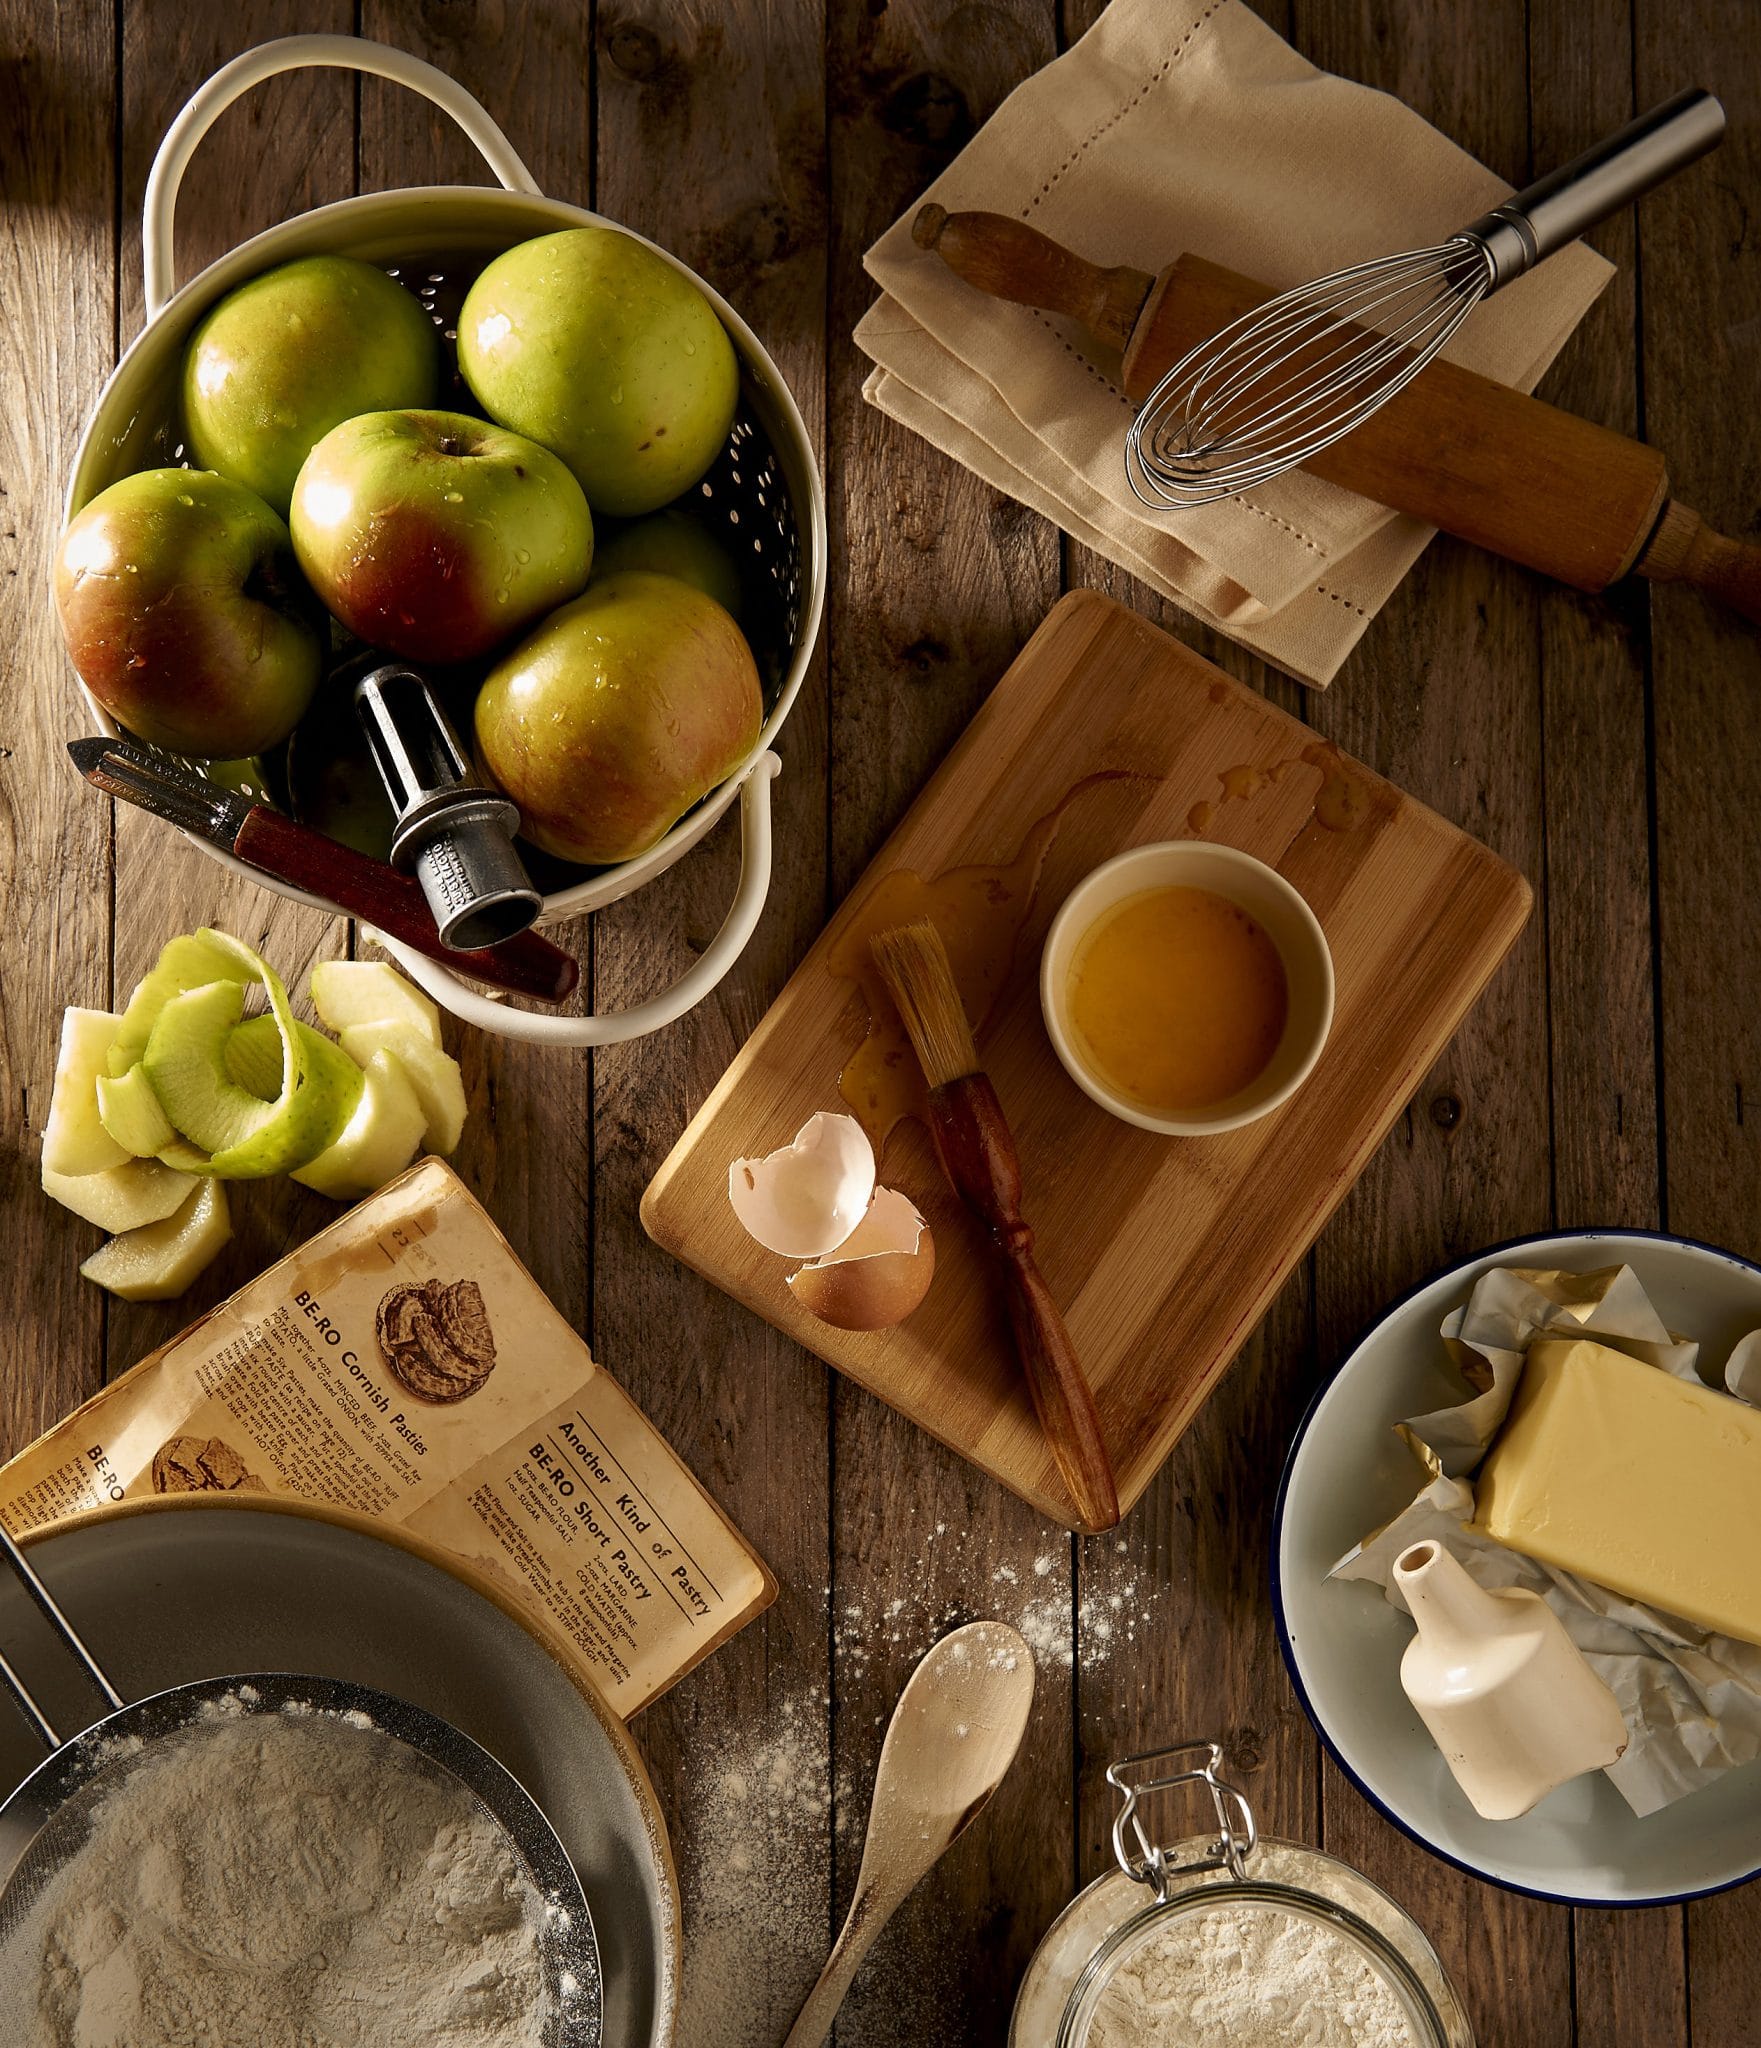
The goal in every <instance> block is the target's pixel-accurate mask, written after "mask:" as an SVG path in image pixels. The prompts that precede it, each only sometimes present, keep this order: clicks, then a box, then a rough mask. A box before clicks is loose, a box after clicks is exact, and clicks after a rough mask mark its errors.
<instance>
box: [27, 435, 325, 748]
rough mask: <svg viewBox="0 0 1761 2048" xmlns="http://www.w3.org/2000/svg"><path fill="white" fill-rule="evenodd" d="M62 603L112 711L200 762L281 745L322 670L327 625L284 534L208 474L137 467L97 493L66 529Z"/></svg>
mask: <svg viewBox="0 0 1761 2048" xmlns="http://www.w3.org/2000/svg"><path fill="white" fill-rule="evenodd" d="M55 605H56V610H57V611H58V613H59V614H60V618H61V631H62V637H63V638H64V639H65V641H66V643H67V651H68V653H69V655H70V656H71V657H72V660H73V665H74V667H75V668H76V669H78V671H79V673H80V678H81V680H82V681H83V682H84V683H85V685H86V687H87V688H88V689H89V690H90V691H91V693H92V695H93V696H94V697H95V698H97V700H98V702H99V703H100V704H102V705H103V707H104V709H105V710H106V711H108V712H109V713H110V715H111V717H112V718H114V719H115V720H116V721H117V722H118V724H120V725H124V726H126V727H127V728H128V729H129V731H130V732H132V733H135V734H136V735H138V736H139V737H140V738H141V739H144V740H149V741H151V742H152V743H153V744H154V745H156V746H162V747H171V748H174V749H175V750H176V751H177V752H179V753H184V754H191V755H194V756H196V757H197V758H200V759H207V760H229V759H233V758H236V757H238V756H241V755H245V754H257V753H262V752H263V751H264V750H265V749H266V748H269V747H272V746H275V745H276V744H278V743H279V742H280V741H281V740H284V739H285V738H286V737H287V736H288V734H289V733H290V732H292V730H293V729H294V727H295V726H296V725H297V724H298V723H299V721H300V719H301V717H302V716H303V715H304V714H305V711H306V708H307V706H308V705H309V704H310V703H311V701H312V696H313V693H314V691H316V689H317V687H318V683H319V679H320V677H321V675H322V673H323V663H324V651H325V636H324V631H323V621H322V619H321V616H320V614H319V611H318V608H317V606H316V604H315V603H314V602H313V600H312V597H311V593H310V592H309V591H308V590H307V589H306V588H305V585H304V583H303V581H302V579H301V577H300V574H299V571H298V569H297V567H296V566H295V562H294V555H293V549H292V547H291V545H290V542H289V539H288V531H287V528H286V527H285V526H284V525H283V524H282V522H281V520H280V519H279V518H278V517H277V515H276V514H275V513H274V512H273V511H271V510H270V508H269V507H268V506H267V505H266V504H264V503H263V501H262V499H260V498H258V497H257V496H256V495H255V494H254V493H253V492H251V491H248V490H247V489H246V488H245V487H244V485H243V484H239V483H234V482H232V481H231V480H230V479H229V478H226V477H221V476H216V475H215V474H214V473H213V472H212V471H207V470H189V469H149V470H141V471H139V472H137V473H136V474H135V475H133V476H128V477H124V478H123V479H122V480H121V481H120V482H119V483H115V484H112V485H111V486H110V488H109V489H108V490H106V491H103V492H100V494H99V495H98V496H97V497H96V498H94V499H93V500H92V502H91V503H90V504H89V505H88V506H86V507H85V509H84V510H83V511H82V512H80V513H79V514H77V515H76V517H75V518H74V519H73V520H72V521H71V522H70V523H69V525H68V528H67V531H66V532H65V533H64V534H63V535H62V537H61V543H60V546H59V547H58V548H57V550H56V556H55Z"/></svg>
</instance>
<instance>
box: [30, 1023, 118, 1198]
mask: <svg viewBox="0 0 1761 2048" xmlns="http://www.w3.org/2000/svg"><path fill="white" fill-rule="evenodd" d="M121 1021H122V1020H121V1019H120V1018H118V1017H113V1016H112V1015H111V1014H110V1012H109V1011H108V1010H69V1011H68V1012H67V1013H66V1015H65V1016H64V1017H63V1018H62V1020H61V1052H60V1055H59V1057H58V1058H57V1059H56V1062H55V1086H54V1089H53V1091H52V1092H51V1094H50V1096H49V1121H48V1122H47V1123H46V1124H45V1125H44V1126H43V1167H44V1170H45V1171H46V1172H48V1173H62V1174H81V1173H102V1172H104V1171H105V1170H106V1168H108V1167H112V1166H120V1165H122V1163H123V1162H124V1160H126V1159H127V1158H128V1156H129V1155H128V1153H127V1152H126V1151H124V1149H123V1148H122V1146H120V1145H119V1144H118V1143H117V1142H116V1140H115V1139H114V1138H113V1137H112V1136H111V1135H110V1133H109V1132H108V1131H107V1130H105V1128H104V1126H103V1124H102V1123H100V1122H99V1120H98V1076H99V1075H100V1074H101V1073H102V1072H103V1071H104V1068H105V1062H106V1061H107V1060H108V1059H109V1057H110V1048H111V1046H112V1045H113V1044H114V1043H115V1040H116V1034H117V1031H118V1029H119V1028H120V1026H121Z"/></svg>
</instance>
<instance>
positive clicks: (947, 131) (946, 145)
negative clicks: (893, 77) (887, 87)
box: [880, 71, 978, 151]
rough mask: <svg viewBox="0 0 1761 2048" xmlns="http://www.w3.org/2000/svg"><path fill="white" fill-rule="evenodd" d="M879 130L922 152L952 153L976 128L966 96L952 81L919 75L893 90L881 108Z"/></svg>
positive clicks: (928, 73) (930, 73)
mask: <svg viewBox="0 0 1761 2048" xmlns="http://www.w3.org/2000/svg"><path fill="white" fill-rule="evenodd" d="M880 121H881V126H882V127H883V128H886V129H888V130H890V131H891V133H893V134H894V135H898V136H902V137H903V138H904V140H905V141H907V142H915V143H917V144H919V145H920V146H922V147H923V148H925V149H937V150H948V151H952V150H955V149H958V148H960V147H961V146H962V145H963V144H964V143H965V142H967V141H968V140H969V139H970V137H971V136H972V134H973V133H974V131H975V130H976V128H977V125H978V124H977V123H976V122H975V121H974V120H973V118H972V109H971V108H970V107H969V106H968V105H967V104H966V95H965V94H964V93H963V92H962V91H961V90H960V88H959V87H958V86H957V85H955V84H954V83H953V81H952V80H951V79H947V78H943V77H942V76H941V75H940V74H939V73H937V72H934V71H919V72H916V73H914V74H913V75H912V76H911V77H910V78H907V79H905V80H904V81H903V82H902V83H901V84H899V85H896V86H894V88H893V90H892V91H891V92H890V93H888V94H887V96H886V98H885V99H884V100H882V101H881V104H880Z"/></svg>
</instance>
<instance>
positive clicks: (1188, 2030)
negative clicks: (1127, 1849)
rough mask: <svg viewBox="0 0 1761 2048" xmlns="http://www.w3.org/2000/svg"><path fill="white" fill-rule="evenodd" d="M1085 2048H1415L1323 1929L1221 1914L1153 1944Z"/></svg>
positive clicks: (1122, 1979) (1400, 2011) (1109, 1996)
mask: <svg viewBox="0 0 1761 2048" xmlns="http://www.w3.org/2000/svg"><path fill="white" fill-rule="evenodd" d="M1083 2048H1418V2043H1417V2040H1416V2038H1415V2036H1414V2033H1413V2029H1412V2022H1411V2021H1410V2020H1409V2019H1408V2018H1407V2015H1406V2009H1405V2007H1404V2005H1403V2004H1402V2003H1401V2000H1400V1999H1399V1997H1398V1996H1397V1995H1396V1994H1395V1992H1394V1990H1393V1988H1392V1986H1391V1985H1389V1984H1388V1982H1387V1981H1386V1980H1385V1979H1384V1978H1383V1977H1382V1976H1381V1974H1380V1973H1379V1972H1378V1971H1377V1970H1376V1969H1375V1968H1374V1966H1373V1965H1372V1964H1371V1963H1370V1962H1369V1960H1368V1959H1367V1958H1366V1957H1365V1956H1364V1955H1363V1953H1362V1951H1361V1950H1359V1949H1358V1948H1357V1947H1356V1945H1355V1944H1354V1943H1352V1942H1351V1941H1349V1940H1348V1939H1347V1938H1346V1937H1345V1936H1344V1935H1342V1934H1340V1933H1338V1932H1336V1931H1335V1930H1334V1929H1332V1928H1330V1927H1327V1926H1324V1925H1322V1924H1320V1923H1319V1922H1316V1921H1312V1920H1308V1919H1302V1918H1298V1917H1296V1916H1294V1915H1291V1914H1285V1913H1279V1912H1272V1911H1268V1910H1266V1909H1265V1908H1264V1907H1257V1906H1245V1905H1243V1906H1232V1905H1224V1904H1221V1903H1220V1904H1219V1905H1218V1906H1216V1907H1215V1908H1213V1909H1210V1910H1206V1911H1203V1912H1196V1913H1189V1914H1182V1915H1180V1916H1178V1917H1177V1918H1175V1919H1172V1920H1168V1921H1165V1922H1164V1923H1163V1924H1162V1926H1161V1927H1160V1928H1159V1929H1157V1930H1155V1931H1153V1932H1152V1933H1150V1934H1149V1935H1148V1936H1147V1937H1146V1939H1145V1940H1144V1941H1143V1942H1141V1943H1140V1944H1139V1946H1138V1947H1137V1948H1136V1949H1135V1950H1133V1951H1132V1952H1131V1954H1130V1955H1129V1956H1128V1957H1127V1958H1126V1960H1125V1961H1124V1962H1123V1963H1122V1964H1121V1965H1120V1966H1119V1967H1118V1968H1117V1969H1116V1970H1115V1971H1114V1973H1113V1976H1112V1978H1111V1980H1110V1981H1109V1983H1108V1985H1107V1988H1106V1989H1105V1991H1103V1992H1102V1993H1101V1996H1100V1999H1099V2001H1098V2002H1097V2004H1096V2006H1095V2009H1094V2013H1093V2016H1092V2018H1091V2019H1090V2021H1089V2026H1088V2032H1087V2035H1086V2037H1085V2039H1084V2043H1083Z"/></svg>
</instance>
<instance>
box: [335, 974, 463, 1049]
mask: <svg viewBox="0 0 1761 2048" xmlns="http://www.w3.org/2000/svg"><path fill="white" fill-rule="evenodd" d="M312 1007H313V1009H315V1010H316V1011H317V1012H318V1017H319V1021H320V1022H321V1023H325V1024H328V1025H329V1026H330V1028H331V1030H332V1031H335V1032H337V1033H339V1034H340V1033H342V1032H344V1031H347V1030H348V1028H349V1026H350V1025H352V1024H378V1023H387V1024H390V1023H401V1024H408V1025H409V1026H410V1027H411V1028H412V1029H413V1030H415V1031H418V1032H420V1033H421V1035H422V1036H423V1037H424V1038H426V1039H427V1041H428V1043H429V1044H430V1045H433V1046H438V1045H439V1044H440V1011H439V1010H438V1009H437V1008H436V1006H435V1005H434V1004H433V1003H431V1002H430V1001H429V1000H428V998H427V997H426V996H425V995H424V994H423V993H422V991H421V990H420V989H419V988H416V987H415V986H414V985H413V984H411V983H410V982H407V981H406V980H405V979H404V978H403V976H402V975H401V974H399V973H398V971H397V969H396V968H395V967H388V966H386V964H385V962H384V961H383V960H320V961H319V963H318V965H317V966H316V967H314V968H313V969H312ZM362 1064H363V1065H365V1064H366V1062H365V1061H363V1062H362Z"/></svg>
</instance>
